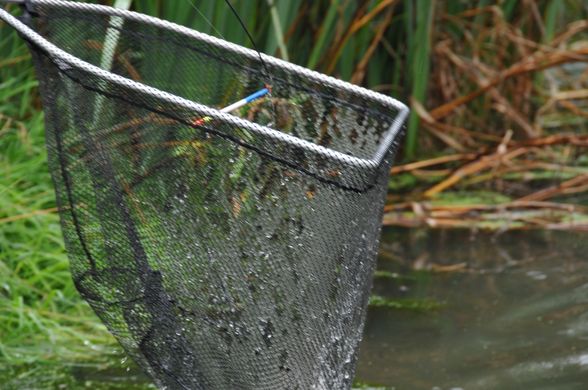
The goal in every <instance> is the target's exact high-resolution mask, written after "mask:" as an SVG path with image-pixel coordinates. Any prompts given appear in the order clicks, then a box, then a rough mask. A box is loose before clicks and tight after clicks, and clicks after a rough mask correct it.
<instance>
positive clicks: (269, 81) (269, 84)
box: [186, 0, 277, 126]
mask: <svg viewBox="0 0 588 390" xmlns="http://www.w3.org/2000/svg"><path fill="white" fill-rule="evenodd" d="M186 1H188V3H190V6H191V7H192V8H193V9H194V10H195V11H196V12H197V13H198V15H200V16H201V17H202V18H203V19H204V20H205V21H206V23H207V24H208V25H209V26H210V27H211V28H212V29H213V30H214V32H215V33H216V34H218V35H219V36H220V37H221V38H222V39H224V40H225V41H226V40H227V39H226V38H225V37H224V35H223V34H222V33H221V32H220V31H219V30H218V29H217V28H216V27H214V24H213V23H212V22H211V21H210V20H209V19H208V18H207V17H206V15H204V14H203V13H202V12H201V11H200V10H199V9H198V7H197V6H196V4H195V3H194V1H193V0H186ZM225 3H226V4H227V6H228V7H229V8H230V10H231V12H232V13H233V15H235V17H236V18H237V21H238V22H239V24H240V25H241V28H243V31H245V34H247V38H248V39H249V41H251V44H252V45H253V49H254V50H255V51H256V52H257V56H258V57H259V62H260V63H261V67H262V69H263V71H262V73H264V74H262V78H263V79H265V80H266V81H265V82H264V84H265V85H264V87H265V88H264V89H265V90H267V91H266V92H265V93H264V94H267V97H268V100H269V103H270V106H271V111H272V114H273V118H272V123H270V124H269V125H270V126H271V125H272V124H273V123H275V122H276V117H277V110H276V107H275V105H274V102H273V100H272V98H271V94H272V85H273V79H272V77H271V73H270V71H269V68H268V66H267V64H266V63H265V61H264V60H263V56H262V55H261V51H260V50H259V48H258V47H257V44H256V43H255V39H253V36H252V35H251V33H250V32H249V29H248V28H247V26H245V22H243V19H241V16H239V13H238V12H237V10H236V9H235V8H234V7H233V4H231V2H230V1H229V0H225ZM260 91H262V90H260ZM260 91H258V92H256V93H259V92H260ZM248 98H249V97H247V98H245V99H243V100H247V99H248ZM247 102H248V103H249V102H250V101H247ZM226 108H227V107H225V108H224V109H223V110H225V109H226ZM225 112H227V111H225ZM229 112H230V111H229ZM204 119H205V118H201V119H198V120H197V122H198V121H202V120H204Z"/></svg>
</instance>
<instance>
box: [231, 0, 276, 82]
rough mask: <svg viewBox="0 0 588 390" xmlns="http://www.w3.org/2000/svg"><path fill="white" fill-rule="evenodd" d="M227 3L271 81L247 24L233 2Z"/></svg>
mask: <svg viewBox="0 0 588 390" xmlns="http://www.w3.org/2000/svg"><path fill="white" fill-rule="evenodd" d="M225 3H227V5H228V6H229V8H230V9H231V11H232V12H233V15H235V17H236V18H237V20H238V21H239V24H240V25H241V27H242V28H243V30H244V31H245V34H247V37H249V40H250V41H251V44H252V45H253V49H255V51H256V52H257V55H258V56H259V61H260V62H261V66H262V67H263V70H265V73H266V77H267V78H268V79H271V76H270V72H269V70H268V68H267V65H266V63H265V61H264V60H263V57H262V55H261V52H260V51H259V49H258V48H257V45H256V44H255V39H253V36H251V34H250V33H249V30H248V29H247V26H245V23H244V22H243V20H242V19H241V17H240V16H239V13H238V12H237V10H235V8H234V7H233V5H232V4H231V2H230V1H229V0H225ZM268 89H269V90H270V91H271V88H268Z"/></svg>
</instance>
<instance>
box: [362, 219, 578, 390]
mask: <svg viewBox="0 0 588 390" xmlns="http://www.w3.org/2000/svg"><path fill="white" fill-rule="evenodd" d="M381 249H382V250H381V252H382V254H381V257H380V261H379V268H380V269H383V270H388V271H390V272H392V273H393V274H392V275H388V277H387V278H377V279H376V281H375V284H374V293H376V294H378V295H382V296H385V297H389V298H393V299H397V300H398V299H400V300H401V299H408V298H410V299H414V300H417V301H419V300H421V301H425V302H430V301H434V302H437V303H439V304H440V306H439V307H438V308H437V309H435V310H390V309H385V308H371V309H370V311H369V314H368V321H367V324H366V329H365V336H364V340H363V343H362V346H361V351H360V358H359V364H358V371H357V378H358V379H360V380H361V381H363V382H367V383H373V384H380V385H384V386H386V387H388V388H393V389H436V390H437V389H443V390H446V389H464V390H470V389H471V390H474V389H479V390H485V389H505V390H506V389H552V390H563V389H586V388H588V259H587V258H586V253H587V250H588V236H586V234H579V233H566V232H507V233H503V234H500V235H497V234H495V233H472V232H469V231H459V230H458V231H456V230H453V231H439V230H437V231H423V230H419V231H415V230H389V231H385V232H384V235H383V237H382V245H381ZM394 273H395V274H397V275H398V276H396V275H395V274H394Z"/></svg>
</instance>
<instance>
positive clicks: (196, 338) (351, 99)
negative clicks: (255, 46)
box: [29, 1, 399, 389]
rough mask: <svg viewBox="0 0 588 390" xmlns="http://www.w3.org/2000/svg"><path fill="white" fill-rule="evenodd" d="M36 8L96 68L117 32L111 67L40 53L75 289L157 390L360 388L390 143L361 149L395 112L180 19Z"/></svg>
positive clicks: (55, 36) (39, 27) (49, 29)
mask: <svg viewBox="0 0 588 390" xmlns="http://www.w3.org/2000/svg"><path fill="white" fill-rule="evenodd" d="M31 4H32V5H33V8H32V10H33V11H34V12H32V18H31V20H30V21H29V24H30V27H31V28H32V29H33V30H34V31H35V32H36V33H37V34H40V35H41V36H42V37H43V38H44V39H46V40H47V41H49V42H51V43H52V44H54V45H55V46H57V47H59V48H61V49H62V50H64V51H65V52H67V53H69V54H71V55H72V56H74V57H75V58H76V59H79V60H82V61H85V62H87V63H89V64H93V65H95V66H97V67H100V66H102V67H103V68H104V67H105V60H104V58H105V54H104V52H105V51H108V50H109V49H108V48H107V47H105V46H108V45H109V44H108V43H107V41H108V40H109V39H112V37H113V36H114V37H115V39H114V41H115V50H114V55H113V58H112V61H111V63H109V64H108V66H106V68H107V69H105V70H104V73H99V72H96V71H95V70H93V68H92V67H90V66H88V65H87V64H86V63H85V62H75V61H70V60H67V59H66V60H64V59H63V58H58V56H56V55H54V54H53V53H51V52H50V50H47V49H46V48H43V47H39V45H37V44H35V42H31V43H32V44H31V49H32V51H33V52H34V54H35V56H34V57H35V62H36V67H37V74H38V77H39V78H40V82H41V93H42V96H43V102H44V107H45V111H46V123H47V136H46V137H47V138H46V141H47V147H48V152H49V168H50V171H51V172H52V175H53V179H54V183H55V187H56V193H57V201H58V204H59V208H60V216H61V221H62V228H63V234H64V238H65V241H66V246H67V250H68V254H69V256H70V260H71V271H72V274H73V278H74V281H75V285H76V287H77V288H78V290H79V292H80V293H81V295H82V296H83V297H84V298H85V299H86V300H87V301H88V302H89V303H90V305H91V306H92V308H93V309H94V310H95V312H96V313H97V314H98V316H99V317H100V318H101V320H102V321H103V322H104V324H106V326H107V327H108V329H109V330H110V331H111V332H112V333H113V334H114V335H115V337H116V338H117V339H118V341H119V342H120V343H121V345H122V346H123V347H124V348H125V350H126V351H127V352H128V353H129V354H130V355H131V356H132V357H133V358H134V360H136V361H137V362H138V364H139V365H140V366H141V367H142V368H143V369H144V370H145V371H146V372H147V373H148V374H149V375H150V376H151V377H152V378H153V380H154V381H155V382H156V384H157V385H158V386H160V387H167V388H173V389H176V388H179V389H237V388H239V389H278V388H284V389H311V388H315V389H345V388H349V387H350V386H351V381H352V378H353V373H354V367H355V359H356V352H357V347H358V343H359V340H360V338H361V332H362V328H363V322H364V318H365V312H366V307H367V302H368V296H369V290H370V287H371V276H372V272H373V269H374V264H375V254H376V250H377V241H378V236H379V230H380V220H381V213H382V208H383V202H384V197H385V192H386V182H387V174H388V171H389V168H390V164H391V158H392V156H393V154H394V147H393V145H392V147H390V148H389V149H388V150H387V151H386V152H385V155H384V157H383V158H382V161H381V162H380V163H378V164H374V163H373V162H372V161H370V160H369V158H371V156H373V155H374V154H375V153H376V152H377V150H378V147H379V146H380V145H381V144H382V142H384V138H385V136H386V134H389V131H390V129H391V127H393V126H395V123H396V121H397V117H398V115H399V111H398V109H394V108H393V107H391V106H389V105H386V104H385V103H383V102H382V101H380V100H377V99H373V98H371V97H370V96H366V95H365V94H361V93H358V92H356V91H354V90H352V89H350V88H347V89H346V88H339V87H338V86H337V84H336V83H327V82H323V81H321V79H320V78H317V77H309V76H308V74H307V73H305V72H301V71H300V69H299V68H296V67H292V66H288V65H286V64H285V63H279V62H276V61H273V62H269V63H268V64H267V66H268V70H269V73H270V75H271V80H267V75H266V74H265V73H264V72H263V69H262V66H261V64H260V63H259V60H258V58H256V56H255V55H252V54H251V53H250V52H248V51H243V52H241V51H239V49H235V47H234V46H230V45H226V46H225V44H223V43H222V42H221V41H216V40H211V39H207V38H203V37H202V36H192V35H190V34H191V33H190V34H188V33H187V32H186V31H185V30H182V29H180V28H179V27H177V26H172V25H171V24H170V25H157V24H154V23H153V22H152V21H151V20H147V19H145V18H144V17H142V16H137V15H136V14H135V15H134V16H132V17H131V16H129V15H131V14H130V13H128V14H127V13H125V14H120V15H124V16H116V17H115V16H113V15H112V13H111V11H108V9H107V8H106V7H103V8H101V7H93V6H85V5H80V4H77V6H75V7H74V6H70V5H64V4H65V3H63V2H59V1H33V2H31ZM113 31H116V33H115V34H113ZM108 36H110V38H105V37H108ZM29 41H31V39H30V37H29ZM106 74H108V75H112V74H115V75H119V76H121V78H117V77H105V75H106ZM129 80H132V81H129ZM133 81H134V82H133ZM267 82H270V83H271V86H272V93H271V96H270V97H267V98H264V99H260V100H258V101H256V102H254V103H252V104H250V105H248V106H247V107H245V108H242V109H241V110H240V111H238V112H235V113H233V114H234V115H233V116H230V115H222V114H219V113H218V112H213V114H214V115H216V116H214V117H213V119H212V120H210V121H208V122H206V123H201V124H197V123H195V120H196V119H198V118H203V117H205V116H206V115H208V114H210V111H207V110H206V107H215V108H220V107H223V106H226V105H228V104H230V103H232V102H234V101H236V100H239V99H241V98H243V97H244V96H246V95H248V94H249V93H252V92H254V91H256V90H258V89H260V88H262V87H263V85H264V83H267ZM138 86H140V87H138ZM147 86H148V87H147ZM149 87H152V88H156V89H157V90H154V89H150V88H149ZM162 91H165V92H162ZM186 102H196V103H199V104H201V105H202V106H200V105H198V104H187V103H186ZM203 107H204V108H203ZM235 117H240V118H241V119H237V118H235ZM269 127H271V128H272V129H275V130H278V131H273V130H271V131H268V128H269ZM276 134H277V135H276ZM283 135H286V136H283Z"/></svg>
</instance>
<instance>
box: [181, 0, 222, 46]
mask: <svg viewBox="0 0 588 390" xmlns="http://www.w3.org/2000/svg"><path fill="white" fill-rule="evenodd" d="M186 1H187V2H188V3H190V6H191V7H192V8H194V10H195V11H196V12H198V15H200V16H201V17H202V19H204V21H205V22H206V24H208V25H209V26H210V28H212V30H213V31H214V32H215V33H217V34H218V35H219V36H220V37H221V38H222V39H224V40H225V41H226V40H227V39H226V38H225V37H224V35H223V34H222V33H221V32H220V31H218V30H217V28H216V27H214V24H212V23H211V22H210V20H209V19H208V18H207V17H206V15H204V14H203V13H202V12H200V10H199V9H198V7H196V4H194V1H193V0H186Z"/></svg>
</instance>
